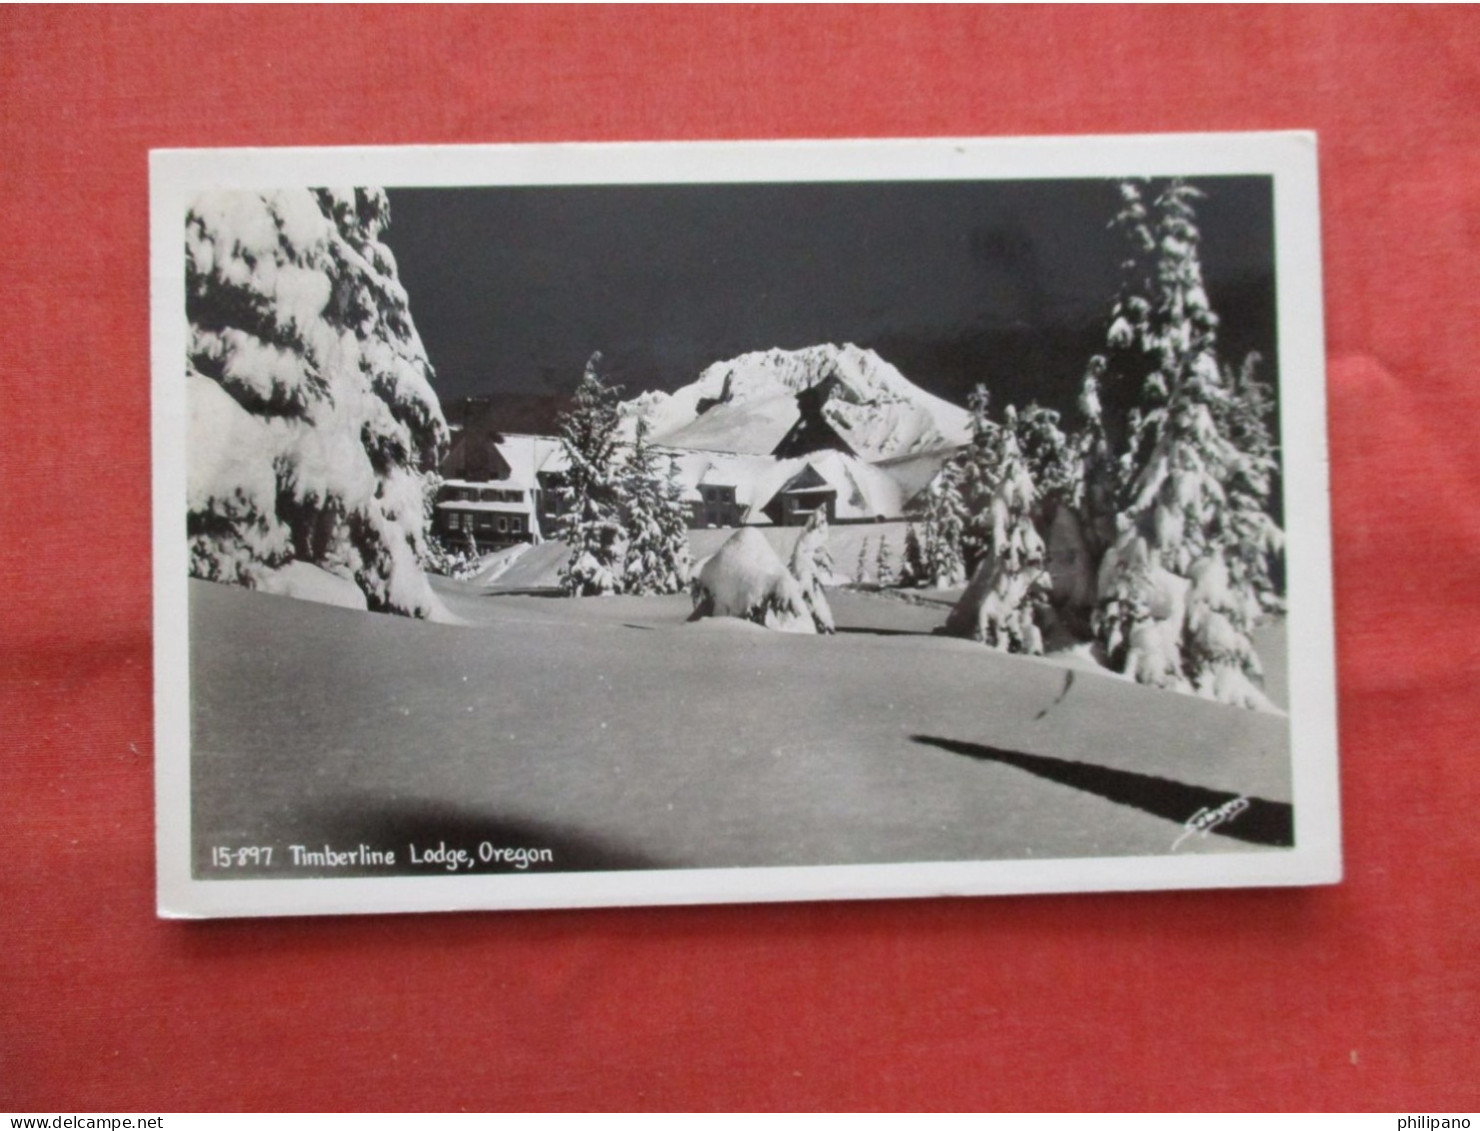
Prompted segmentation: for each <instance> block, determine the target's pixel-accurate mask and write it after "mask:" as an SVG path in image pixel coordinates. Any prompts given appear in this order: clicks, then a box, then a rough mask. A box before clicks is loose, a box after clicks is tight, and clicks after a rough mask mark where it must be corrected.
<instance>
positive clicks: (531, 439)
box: [494, 432, 566, 488]
mask: <svg viewBox="0 0 1480 1131" xmlns="http://www.w3.org/2000/svg"><path fill="white" fill-rule="evenodd" d="M502 437H503V438H502V439H500V440H499V441H498V443H497V444H495V445H494V446H495V447H496V448H498V453H499V455H501V456H502V457H503V459H504V462H505V463H507V464H508V465H509V478H508V479H505V480H502V482H504V483H507V484H509V485H510V486H514V487H525V488H529V487H537V486H539V473H540V472H542V471H558V470H563V469H564V467H565V466H566V464H565V447H564V445H563V444H561V442H560V441H559V440H558V439H557V438H555V437H554V436H526V435H522V434H520V433H516V432H508V433H502ZM556 457H558V459H559V467H555V466H552V461H554V460H555V458H556Z"/></svg>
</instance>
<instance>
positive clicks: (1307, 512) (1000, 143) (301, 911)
mask: <svg viewBox="0 0 1480 1131" xmlns="http://www.w3.org/2000/svg"><path fill="white" fill-rule="evenodd" d="M1238 174H1256V175H1270V176H1272V177H1273V180H1274V192H1275V250H1276V280H1277V285H1278V295H1277V303H1278V306H1277V310H1278V349H1279V355H1280V357H1279V371H1280V375H1281V379H1280V405H1281V420H1282V436H1281V442H1282V451H1283V456H1284V469H1283V471H1284V480H1285V516H1286V536H1287V550H1286V558H1287V562H1288V564H1289V569H1288V573H1287V588H1288V598H1289V614H1288V626H1289V642H1290V643H1289V652H1290V663H1289V678H1290V688H1289V691H1290V748H1291V758H1292V771H1293V778H1292V784H1293V807H1294V816H1295V847H1294V848H1292V849H1288V850H1282V851H1279V852H1267V851H1264V852H1251V853H1247V854H1240V853H1219V854H1209V855H1196V856H1156V857H1119V856H1117V857H1093V858H1077V859H1058V860H1031V861H1022V860H984V861H974V862H948V863H928V864H882V865H828V866H820V867H805V868H738V869H729V868H727V869H697V870H677V871H673V870H652V871H639V872H587V873H556V874H540V875H534V874H526V875H475V876H456V877H454V876H446V877H441V876H417V877H387V878H357V879H303V880H297V879H268V880H197V879H194V878H193V877H192V875H191V863H190V862H191V837H190V691H189V677H190V665H189V642H188V628H189V615H188V613H189V610H188V599H187V575H188V555H187V552H186V541H185V538H184V522H183V516H184V514H185V511H186V506H185V499H186V491H185V441H186V431H185V429H186V420H185V405H184V394H183V388H184V386H183V382H182V381H181V380H180V373H181V370H180V362H181V359H182V358H184V356H185V352H186V324H185V316H184V311H185V282H184V257H183V255H182V252H181V246H182V245H181V232H182V225H183V220H184V216H185V211H186V208H187V206H188V204H189V201H190V200H191V199H192V198H193V196H194V195H195V194H196V193H197V192H199V191H200V190H201V189H203V188H207V187H210V188H243V189H246V188H267V187H273V188H281V187H284V186H299V185H301V186H311V185H351V184H353V185H361V184H375V185H384V186H388V187H437V186H468V187H472V186H478V185H561V184H564V185H575V184H684V183H693V184H703V183H721V182H771V181H782V182H785V181H790V182H807V181H812V182H823V181H850V180H856V181H870V180H881V181H882V180H970V179H984V180H1009V179H1057V178H1098V177H1103V178H1115V177H1127V176H1172V175H1181V176H1188V177H1196V176H1211V175H1238ZM1319 216H1320V210H1319V188H1318V182H1317V171H1316V139H1315V135H1314V134H1311V133H1302V132H1286V133H1262V134H1184V135H1158V136H1127V137H1056V138H1007V139H981V138H968V139H946V138H943V139H910V140H852V141H754V142H659V143H560V144H547V145H495V146H405V147H376V148H354V149H332V148H331V149H322V148H319V149H235V150H156V151H154V152H152V153H151V154H150V285H151V310H152V349H151V356H152V366H153V386H152V387H153V408H152V427H153V490H154V502H153V513H154V538H153V546H154V591H155V606H154V628H155V651H154V654H155V667H154V670H155V715H156V727H155V737H156V742H155V772H156V804H155V812H156V822H157V827H156V833H157V838H156V839H157V853H158V856H157V880H158V910H159V914H160V915H161V916H165V917H178V918H196V917H216V916H257V915H318V914H343V913H363V912H390V911H396V912H406V911H451V910H474V909H513V908H542V907H586V906H609V905H643V904H687V903H722V902H753V901H783V900H813V899H861V898H901V897H929V896H964V895H988V894H1024V893H1049V892H1074V891H1130V890H1149V889H1167V888H1224V887H1243V886H1278V885H1303V884H1319V883H1334V882H1337V881H1338V880H1339V879H1340V878H1341V836H1340V806H1339V790H1338V775H1337V732H1336V684H1335V636H1334V622H1333V611H1332V595H1331V544H1330V509H1329V492H1328V479H1327V466H1328V464H1327V443H1326V434H1327V433H1326V415H1325V349H1324V329H1323V322H1322V307H1321V293H1322V292H1321V259H1320V254H1321V253H1320V221H1319Z"/></svg>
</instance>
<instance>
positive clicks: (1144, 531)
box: [1085, 181, 1281, 705]
mask: <svg viewBox="0 0 1480 1131" xmlns="http://www.w3.org/2000/svg"><path fill="white" fill-rule="evenodd" d="M1121 193H1122V205H1123V206H1122V209H1121V212H1120V214H1119V215H1118V216H1117V218H1116V223H1117V226H1118V227H1119V228H1120V229H1121V231H1122V233H1123V234H1124V235H1125V238H1126V246H1127V257H1126V260H1125V261H1124V264H1123V267H1124V281H1123V285H1122V289H1121V294H1120V296H1119V297H1118V298H1117V300H1116V304H1115V306H1114V308H1113V310H1112V317H1111V322H1110V326H1109V329H1108V330H1107V333H1106V343H1107V352H1106V354H1105V355H1104V357H1102V358H1099V359H1097V360H1096V362H1095V363H1093V364H1092V367H1091V371H1090V374H1089V375H1088V377H1087V379H1086V397H1085V399H1086V400H1092V401H1093V403H1092V404H1091V405H1090V407H1091V408H1092V409H1095V410H1096V411H1095V412H1093V413H1087V414H1086V415H1087V416H1089V417H1090V418H1091V419H1090V427H1091V433H1092V436H1094V437H1097V438H1098V442H1097V445H1096V441H1095V439H1093V438H1092V441H1091V444H1090V445H1088V446H1087V450H1088V451H1089V452H1090V454H1091V455H1095V454H1099V455H1100V456H1103V454H1104V452H1105V451H1106V450H1108V451H1109V452H1111V453H1113V456H1114V463H1113V465H1111V464H1109V463H1108V461H1106V460H1104V459H1103V458H1100V459H1099V460H1098V461H1095V462H1090V463H1088V464H1087V474H1088V476H1089V477H1090V480H1091V482H1090V487H1091V499H1092V500H1098V501H1099V505H1104V502H1105V501H1106V500H1108V499H1109V498H1112V497H1113V498H1114V499H1115V504H1116V516H1115V531H1114V541H1113V545H1112V546H1111V547H1110V549H1109V550H1108V551H1107V552H1106V554H1105V556H1104V559H1103V561H1102V562H1101V565H1100V569H1099V608H1098V609H1097V612H1096V616H1095V621H1094V626H1095V631H1096V635H1097V637H1098V639H1099V642H1100V645H1101V647H1102V648H1103V649H1104V651H1105V654H1106V656H1107V658H1108V659H1109V660H1110V662H1111V663H1112V664H1113V665H1115V666H1116V667H1118V668H1119V669H1120V670H1123V671H1126V672H1128V673H1130V674H1133V675H1134V676H1135V677H1136V678H1137V679H1138V680H1140V681H1142V682H1146V683H1153V684H1157V685H1160V686H1175V687H1183V688H1191V689H1194V690H1197V691H1199V692H1201V693H1203V694H1208V695H1212V696H1214V697H1217V698H1220V699H1224V700H1226V701H1231V702H1239V703H1243V704H1244V705H1251V704H1252V703H1253V697H1252V696H1251V695H1250V694H1248V690H1249V689H1253V690H1255V691H1257V689H1256V688H1254V686H1253V683H1252V682H1251V681H1253V680H1257V679H1258V678H1259V666H1258V657H1257V656H1255V654H1254V649H1253V646H1252V643H1251V642H1250V639H1249V630H1250V629H1251V628H1252V626H1253V623H1254V619H1255V618H1256V617H1257V615H1258V612H1259V608H1260V589H1261V587H1263V588H1264V589H1265V591H1266V592H1269V591H1270V590H1272V585H1271V584H1270V574H1269V568H1268V565H1269V561H1270V558H1271V556H1272V555H1273V554H1274V553H1276V552H1277V551H1278V548H1279V545H1280V542H1281V537H1280V534H1279V531H1278V528H1277V527H1276V526H1275V524H1274V522H1273V519H1272V518H1270V516H1269V514H1268V511H1267V505H1268V500H1269V493H1270V490H1271V485H1272V476H1273V474H1274V472H1275V470H1276V467H1277V464H1276V461H1275V458H1274V446H1273V442H1272V440H1271V438H1270V434H1269V431H1268V424H1267V419H1268V415H1269V411H1270V407H1271V406H1270V404H1269V401H1268V398H1267V396H1266V395H1265V389H1264V387H1263V386H1262V385H1261V384H1260V383H1259V382H1257V381H1256V380H1255V379H1254V377H1253V366H1252V363H1249V364H1246V365H1245V367H1244V368H1243V369H1242V370H1240V371H1238V372H1233V371H1229V370H1226V369H1225V368H1224V367H1223V366H1222V365H1221V364H1220V362H1219V359H1218V354H1217V327H1218V318H1217V316H1216V315H1215V314H1214V313H1213V311H1212V310H1211V308H1210V306H1209V303H1208V296H1207V292H1206V290H1205V288H1204V286H1203V279H1202V267H1201V263H1200V258H1199V244H1200V238H1201V237H1200V234H1199V232H1198V229H1197V225H1196V215H1195V212H1194V207H1193V205H1194V202H1195V201H1196V200H1197V199H1198V197H1199V196H1200V195H1201V194H1200V193H1199V192H1198V191H1197V190H1196V189H1194V188H1192V187H1191V186H1189V185H1187V184H1185V183H1183V182H1181V181H1171V182H1169V183H1167V184H1165V185H1163V186H1160V187H1156V186H1151V185H1137V184H1126V185H1124V186H1122V190H1121ZM1099 528H1100V529H1103V520H1102V521H1101V523H1100V527H1099ZM1234 563H1237V564H1236V565H1235V564H1234ZM1235 669H1236V671H1237V673H1238V677H1237V678H1235V677H1234V674H1233V673H1234V671H1235ZM1244 684H1247V685H1248V686H1247V688H1246V687H1245V686H1244Z"/></svg>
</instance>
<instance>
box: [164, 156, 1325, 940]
mask: <svg viewBox="0 0 1480 1131" xmlns="http://www.w3.org/2000/svg"><path fill="white" fill-rule="evenodd" d="M152 183H153V187H152V242H153V246H152V253H151V254H152V272H153V278H152V309H153V340H154V360H153V365H154V399H155V406H154V429H155V432H154V445H155V451H154V467H155V503H154V506H155V585H156V699H157V715H158V748H159V751H160V762H159V767H158V820H159V836H158V839H159V881H160V913H161V914H164V915H171V916H187V917H188V916H224V915H255V914H315V913H336V912H355V911H415V910H438V909H466V908H518V907H540V906H582V905H603V904H640V903H692V902H718V901H744V900H778V899H827V898H869V897H874V898H882V897H903V896H935V895H947V894H959V895H976V894H980V895H990V894H999V893H1000V894H1005V893H1025V892H1063V891H1075V890H1086V891H1087V890H1115V889H1136V888H1174V887H1223V886H1237V885H1268V884H1306V883H1328V882H1334V881H1336V880H1337V879H1339V877H1340V846H1339V829H1338V826H1339V822H1338V817H1337V796H1336V733H1335V705H1334V704H1335V687H1334V664H1333V656H1332V653H1333V648H1332V630H1331V596H1330V550H1329V533H1328V522H1329V520H1328V517H1327V500H1326V480H1325V475H1326V461H1325V420H1324V407H1323V406H1324V399H1323V398H1324V392H1323V389H1322V382H1323V380H1324V364H1323V353H1322V330H1321V294H1320V271H1319V230H1320V222H1319V210H1318V207H1317V189H1316V161H1315V146H1314V139H1313V138H1312V137H1311V136H1310V135H1301V134H1265V135H1221V136H1220V135H1188V136H1185V137H1164V138H1148V137H1142V138H1134V137H1133V138H1080V139H1072V138H1065V139H1052V140H1044V139H1035V140H1034V141H1031V142H1028V141H1012V140H999V141H991V140H980V139H977V140H959V141H958V140H934V141H899V142H888V141H879V142H868V141H859V142H790V143H765V142H754V143H703V144H685V143H669V144H631V145H559V146H556V145H551V146H500V147H442V148H438V147H420V148H404V149H368V150H278V151H273V150H237V151H231V150H220V151H184V150H177V151H159V152H156V153H155V154H154V155H153V157H152Z"/></svg>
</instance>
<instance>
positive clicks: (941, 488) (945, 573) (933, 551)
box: [920, 461, 966, 589]
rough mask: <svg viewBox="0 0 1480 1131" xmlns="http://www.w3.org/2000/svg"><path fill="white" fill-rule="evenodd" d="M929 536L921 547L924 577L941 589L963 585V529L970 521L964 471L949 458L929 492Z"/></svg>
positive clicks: (926, 520)
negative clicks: (963, 487)
mask: <svg viewBox="0 0 1480 1131" xmlns="http://www.w3.org/2000/svg"><path fill="white" fill-rule="evenodd" d="M925 497H926V501H925V537H924V543H923V545H922V546H921V547H920V550H921V557H922V559H923V561H924V580H925V583H926V584H927V585H931V586H934V587H935V588H937V589H943V588H947V587H949V586H952V585H960V584H961V583H962V582H963V581H965V580H966V567H965V565H964V563H963V562H962V561H961V531H962V529H963V528H964V527H965V525H966V505H965V503H964V502H963V501H962V499H961V472H960V469H959V468H958V467H957V466H956V464H955V463H953V462H951V461H947V462H946V463H945V465H944V466H942V467H941V469H940V471H939V472H937V473H936V475H935V477H934V478H933V479H931V481H930V486H929V487H927V488H926V492H925Z"/></svg>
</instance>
